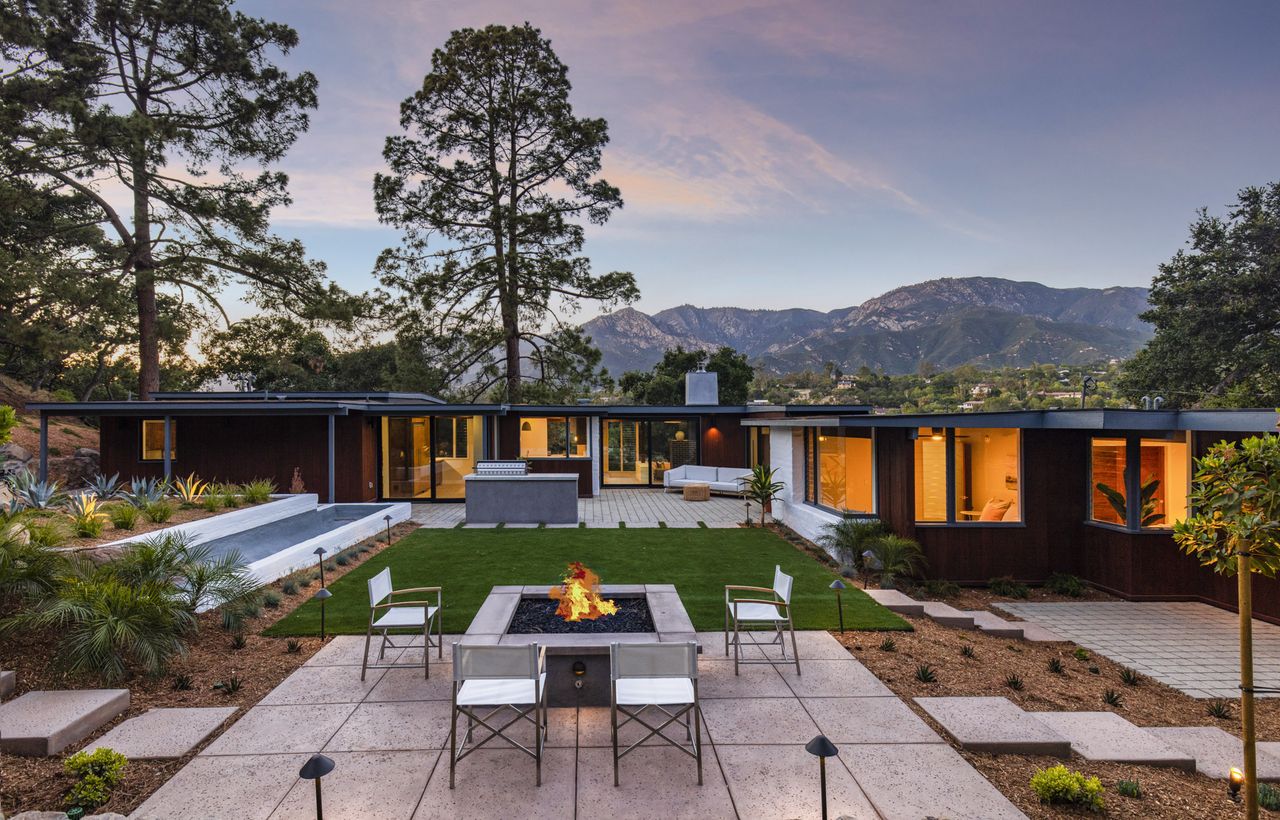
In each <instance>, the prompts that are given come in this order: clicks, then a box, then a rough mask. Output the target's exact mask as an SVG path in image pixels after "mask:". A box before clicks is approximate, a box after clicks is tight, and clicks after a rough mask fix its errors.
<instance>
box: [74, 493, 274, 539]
mask: <svg viewBox="0 0 1280 820" xmlns="http://www.w3.org/2000/svg"><path fill="white" fill-rule="evenodd" d="M111 503H112V504H124V503H126V502H124V501H113V502H111ZM170 503H171V504H173V515H172V516H171V517H170V518H169V520H168V521H165V522H164V523H163V524H154V523H152V522H150V521H148V520H147V517H146V516H144V515H143V514H142V513H141V512H139V513H138V523H137V525H135V526H134V528H133V529H131V530H118V529H116V528H115V527H113V526H111V522H109V521H108V522H106V527H105V528H104V529H103V531H102V535H101V536H100V537H98V538H72V539H70V540H68V541H67V542H66V543H64V544H62V547H63V548H67V549H74V550H83V549H89V548H92V547H97V546H101V545H103V544H109V543H111V542H112V541H120V540H123V539H125V538H135V537H137V536H140V535H146V534H147V533H150V532H155V531H156V530H163V529H165V528H166V527H173V526H176V525H178V524H188V523H190V522H192V521H200V520H202V519H205V518H212V517H213V516H215V515H222V514H223V513H229V512H235V510H236V509H247V508H249V507H256V506H258V505H257V504H241V505H240V506H239V507H238V508H229V509H220V510H218V511H217V512H209V511H208V510H206V509H204V508H202V507H191V508H182V507H179V506H178V504H177V502H174V501H172V500H171V501H170ZM62 518H63V520H64V521H65V520H66V518H65V516H62Z"/></svg>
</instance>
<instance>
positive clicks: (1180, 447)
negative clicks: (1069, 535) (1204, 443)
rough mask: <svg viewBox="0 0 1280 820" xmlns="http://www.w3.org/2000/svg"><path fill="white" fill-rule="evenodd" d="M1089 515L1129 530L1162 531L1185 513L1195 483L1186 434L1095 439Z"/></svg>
mask: <svg viewBox="0 0 1280 820" xmlns="http://www.w3.org/2000/svg"><path fill="white" fill-rule="evenodd" d="M1089 452H1090V459H1089V501H1090V504H1089V518H1090V520H1092V521H1095V522H1098V523H1100V524H1110V525H1113V526H1117V527H1124V528H1125V529H1127V530H1131V531H1137V530H1162V529H1169V528H1171V527H1172V526H1173V525H1174V523H1175V522H1177V521H1180V520H1182V519H1184V518H1186V517H1187V494H1188V491H1189V489H1190V482H1191V461H1190V450H1189V448H1188V446H1187V440H1186V437H1185V436H1178V435H1171V436H1168V437H1160V438H1157V437H1151V436H1147V437H1143V436H1141V435H1140V434H1131V435H1126V436H1122V437H1110V438H1103V437H1098V438H1094V439H1093V441H1092V443H1091V446H1090V448H1089Z"/></svg>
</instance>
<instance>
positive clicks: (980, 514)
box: [915, 427, 1022, 524]
mask: <svg viewBox="0 0 1280 820" xmlns="http://www.w3.org/2000/svg"><path fill="white" fill-rule="evenodd" d="M1021 474H1022V436H1021V433H1020V431H1018V430H1015V429H1009V428H982V427H958V428H942V427H921V428H919V430H917V431H916V440H915V502H916V521H917V522H918V523H921V524H957V523H959V524H1017V523H1021V521H1022V505H1021V504H1020V503H1019V502H1020V499H1021V487H1020V484H1021V481H1020V477H1021Z"/></svg>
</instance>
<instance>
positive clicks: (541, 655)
mask: <svg viewBox="0 0 1280 820" xmlns="http://www.w3.org/2000/svg"><path fill="white" fill-rule="evenodd" d="M472 650H480V651H482V652H491V651H492V650H496V651H498V652H504V653H505V654H507V655H516V654H517V652H528V653H529V666H530V679H531V680H532V682H533V692H534V700H533V703H531V704H529V706H528V708H523V709H522V708H520V706H521V705H522V704H521V705H516V704H510V703H503V704H490V705H479V706H477V705H459V704H458V694H459V692H460V691H461V690H462V685H463V684H464V683H466V682H467V681H468V680H512V681H514V680H522V678H515V677H511V676H485V675H475V676H472V677H468V678H464V677H462V676H463V674H464V670H463V668H462V667H463V665H464V664H462V663H460V662H459V654H460V653H461V652H467V651H472ZM513 650H514V651H513ZM546 669H547V649H546V647H539V646H538V645H537V644H536V643H535V644H529V645H528V646H527V647H524V646H473V647H464V646H462V645H460V644H457V643H455V644H454V645H453V695H452V710H451V715H450V726H449V788H451V789H452V788H453V787H454V773H455V771H456V770H457V767H458V762H459V761H461V760H462V759H463V758H465V757H467V756H468V755H470V754H471V753H472V752H474V751H476V750H478V749H480V748H482V747H483V746H484V745H485V744H486V743H488V742H489V741H491V740H493V739H494V738H501V739H502V740H505V741H506V742H507V743H509V744H511V745H512V746H514V747H515V748H517V749H519V750H520V751H522V752H524V753H525V754H527V755H529V756H530V757H532V758H533V759H534V769H535V775H534V778H535V783H536V785H538V786H541V785H542V752H543V750H544V749H545V747H546V745H547V734H548V723H547V691H546V687H545V686H543V685H542V676H543V675H545V674H546ZM490 706H491V707H492V708H490ZM480 709H488V711H486V712H484V713H483V714H480V712H479V710H480ZM508 709H510V710H511V711H512V712H513V713H514V714H513V715H512V716H511V718H510V719H509V720H508V721H507V722H506V723H503V724H502V725H501V726H496V727H495V726H494V725H492V723H496V722H497V721H494V720H493V718H494V717H495V716H496V715H498V714H500V713H502V712H504V711H505V710H508ZM460 714H461V715H465V716H466V718H467V728H466V732H465V734H463V736H462V743H461V744H459V743H458V715H460ZM526 720H527V721H529V722H530V723H532V724H533V748H532V749H530V748H529V747H528V746H525V745H524V744H523V743H521V742H519V741H518V740H515V739H513V738H510V737H507V735H506V734H505V732H506V731H507V730H508V729H510V728H511V727H512V726H514V725H516V724H517V723H520V722H521V721H526ZM491 721H492V723H491ZM476 724H479V725H480V726H481V727H483V728H484V729H486V730H488V732H489V733H488V734H487V735H485V736H484V737H483V738H482V739H481V740H480V741H479V742H478V743H471V741H472V734H473V732H474V731H475V726H476ZM468 744H471V745H468Z"/></svg>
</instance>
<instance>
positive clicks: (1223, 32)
mask: <svg viewBox="0 0 1280 820" xmlns="http://www.w3.org/2000/svg"><path fill="white" fill-rule="evenodd" d="M238 5H239V7H240V8H241V9H242V10H244V11H246V12H247V13H250V14H254V15H260V16H266V17H268V18H270V19H275V20H278V21H281V22H285V23H288V24H290V25H292V26H294V27H295V28H296V29H297V30H298V32H299V34H300V36H301V44H300V46H299V48H298V49H297V50H295V51H294V52H293V53H292V54H291V55H290V56H289V57H287V58H286V59H285V61H284V62H285V65H286V66H288V67H289V68H290V69H291V70H301V69H309V70H311V71H314V72H315V73H316V75H317V76H318V77H319V81H320V92H319V93H320V107H319V110H318V111H316V112H315V113H314V115H313V118H312V125H311V129H310V131H309V132H308V133H306V134H304V135H303V136H302V137H301V138H300V139H299V140H298V143H297V145H296V146H295V147H294V149H293V150H292V151H291V152H290V154H289V155H288V156H287V157H286V159H285V161H284V162H283V163H282V166H281V167H282V169H283V170H285V171H286V172H287V173H289V175H290V177H291V179H292V184H291V190H292V192H293V195H294V199H295V204H294V205H293V207H291V208H290V209H289V210H287V211H284V212H280V213H278V214H277V215H276V219H275V224H276V229H277V231H278V232H280V233H282V234H285V235H292V236H297V237H299V238H301V239H302V240H303V241H304V242H305V243H306V245H307V248H308V250H309V252H310V253H311V255H312V256H314V257H315V258H318V259H322V260H324V261H325V262H326V263H328V265H329V269H330V273H331V275H332V276H333V277H334V278H335V279H337V280H338V281H339V282H340V283H341V284H342V285H344V286H345V287H347V288H349V289H352V290H365V289H368V288H370V287H372V285H373V279H372V275H371V271H372V268H373V263H374V260H375V258H376V256H377V254H378V252H379V251H380V250H382V249H383V248H385V247H387V246H389V245H394V244H395V242H396V238H397V236H396V233H395V232H394V231H393V230H390V229H387V228H384V227H382V226H380V225H379V224H378V222H377V219H376V216H375V214H374V210H373V203H372V194H371V185H372V178H373V175H374V173H375V172H377V171H378V170H380V169H381V168H382V157H381V151H382V144H383V141H384V139H385V137H386V136H387V135H388V134H390V133H393V132H395V131H397V129H398V105H399V103H400V101H401V100H402V99H404V98H405V97H407V96H409V95H410V94H411V93H412V92H413V91H414V90H415V89H416V88H417V87H418V86H419V85H420V83H421V80H422V76H423V74H425V73H426V72H427V71H428V69H429V68H430V58H431V52H432V50H433V49H435V48H437V47H439V46H440V45H442V44H443V43H444V41H445V39H446V38H447V36H448V34H449V32H450V31H451V30H453V29H456V28H460V27H464V26H483V25H486V24H489V23H506V24H518V23H521V22H523V21H525V20H528V21H529V22H531V23H533V24H534V25H535V26H538V27H539V28H541V29H542V31H543V33H544V34H545V35H546V36H548V37H550V38H551V41H552V44H553V46H554V48H555V49H556V52H557V53H558V54H559V56H560V58H561V59H562V60H563V61H564V62H565V63H566V64H567V65H568V66H569V77H570V80H571V81H572V83H573V85H574V92H573V96H572V98H571V99H572V102H573V104H574V107H575V112H576V113H577V114H578V115H579V116H592V117H604V118H605V119H606V120H608V122H609V131H610V136H611V141H610V145H609V147H608V149H607V150H606V152H605V162H604V173H603V176H604V177H605V178H606V179H608V180H609V181H610V182H611V183H613V184H615V185H617V186H618V187H619V188H621V190H622V196H623V199H624V200H625V203H626V205H625V207H624V208H623V209H622V210H621V211H620V212H618V213H616V214H615V215H614V217H613V218H612V219H611V220H610V222H609V223H608V224H607V225H606V226H603V227H594V226H593V227H591V228H589V230H588V233H587V245H586V253H587V255H588V256H590V257H591V259H592V261H593V263H594V268H595V270H596V271H598V272H605V271H608V270H629V271H631V272H633V273H634V274H635V276H636V280H637V282H638V284H639V286H640V289H641V294H642V295H641V300H640V302H639V303H638V304H637V307H639V308H640V309H642V310H646V311H654V310H660V309H662V308H667V307H672V306H675V305H679V304H683V303H691V304H695V305H700V306H716V305H726V304H728V305H738V306H743V307H768V308H782V307H809V308H816V309H820V310H830V309H833V308H837V307H843V306H847V305H852V304H856V303H858V302H861V301H863V300H864V299H866V298H869V297H871V296H875V295H877V294H879V293H882V292H884V291H886V290H889V289H890V288H893V287H896V286H899V285H903V284H909V283H913V282H919V281H922V280H925V279H931V278H935V277H939V276H982V275H990V276H1003V277H1009V278H1014V279H1030V280H1036V281H1041V282H1044V283H1046V284H1049V285H1055V286H1093V287H1104V286H1109V285H1146V284H1148V283H1149V282H1150V280H1151V277H1152V275H1153V274H1154V273H1155V269H1156V265H1157V264H1159V263H1160V262H1161V261H1163V260H1165V259H1167V258H1169V257H1170V256H1171V255H1172V254H1173V252H1174V251H1176V250H1177V249H1178V248H1179V247H1180V246H1182V244H1183V243H1184V242H1185V239H1186V235H1187V225H1188V224H1189V223H1190V222H1191V220H1192V219H1193V218H1194V216H1195V210H1196V208H1198V207H1200V206H1208V207H1209V208H1210V209H1211V210H1213V211H1217V212H1221V211H1222V210H1223V209H1224V208H1225V207H1226V206H1227V205H1228V204H1229V203H1230V202H1231V201H1232V200H1233V199H1234V195H1235V191H1236V190H1237V189H1238V188H1240V187H1242V186H1245V185H1250V184H1261V183H1263V182H1267V181H1271V180H1274V179H1277V178H1280V48H1277V47H1276V42H1277V35H1280V3H1276V2H1272V1H1271V0H1266V1H1265V2H1232V3H1210V2H1200V3H1184V2H1172V1H1171V0H1161V2H1124V3H1115V2H1088V1H1086V2H1070V3H1067V2H1060V3H1053V4H1051V3H1026V2H1010V3H1004V2H996V1H995V0H981V2H903V1H902V0H898V1H896V2H879V3H864V2H840V1H839V0H836V1H834V2H789V3H781V2H752V1H751V0H698V1H697V2H690V1H689V0H685V2H667V0H646V2H633V3H609V2H585V1H584V2H568V1H566V2H561V1H560V0H540V2H536V3H503V2H485V1H484V0H479V1H477V0H467V2H461V3H460V2H456V0H454V1H451V2H410V0H360V2H349V1H348V0H245V1H244V2H241V3H239V4H238ZM589 315H591V314H590V312H588V313H585V314H583V315H582V317H581V318H585V317H586V316H589Z"/></svg>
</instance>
